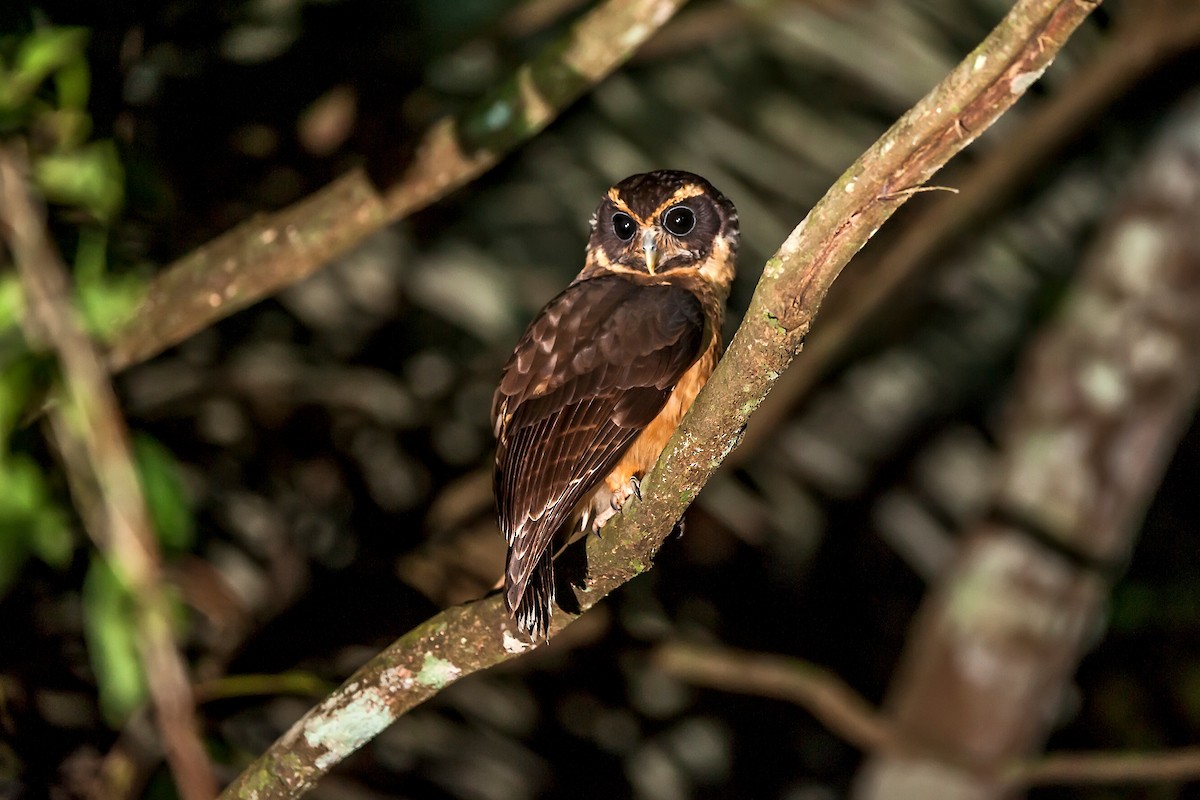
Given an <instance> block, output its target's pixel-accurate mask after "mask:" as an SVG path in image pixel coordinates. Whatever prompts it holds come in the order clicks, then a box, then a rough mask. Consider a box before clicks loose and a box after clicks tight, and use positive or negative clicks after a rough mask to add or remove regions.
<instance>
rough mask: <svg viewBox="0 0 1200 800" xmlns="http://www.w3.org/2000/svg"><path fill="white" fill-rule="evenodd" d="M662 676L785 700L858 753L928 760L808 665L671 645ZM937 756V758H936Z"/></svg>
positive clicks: (665, 650)
mask: <svg viewBox="0 0 1200 800" xmlns="http://www.w3.org/2000/svg"><path fill="white" fill-rule="evenodd" d="M651 663H652V664H653V665H654V667H656V668H657V669H659V670H661V671H662V672H664V673H666V674H668V675H671V676H673V677H675V678H679V679H680V680H682V681H686V682H687V683H691V684H694V685H696V686H707V687H710V688H713V689H721V690H723V691H726V692H736V693H738V694H749V695H754V696H756V697H771V698H774V699H776V700H785V701H787V702H789V703H794V704H796V705H798V706H800V707H801V708H804V709H805V710H807V711H808V712H809V713H810V714H812V715H813V716H814V717H816V718H817V720H818V721H819V722H820V723H821V724H822V725H824V726H825V727H826V728H828V729H829V730H830V731H832V732H833V733H834V734H836V735H837V736H838V737H840V738H841V739H843V740H845V741H846V742H848V743H849V744H852V745H854V746H855V747H857V748H858V749H860V750H864V751H874V752H886V753H892V754H894V755H914V754H917V753H921V754H924V755H929V754H930V752H929V750H928V748H922V747H919V746H918V745H917V743H916V742H914V741H911V740H910V739H908V738H906V737H905V736H904V733H903V731H900V730H898V729H897V727H896V725H895V723H894V722H893V721H892V720H890V719H888V718H887V717H886V716H884V715H882V714H880V713H879V712H878V711H877V710H876V709H875V708H874V707H873V706H872V705H871V704H870V703H868V702H867V701H866V700H865V699H864V698H863V696H862V695H860V694H859V693H858V692H856V691H854V690H853V689H852V688H850V686H848V685H847V684H846V682H845V681H843V680H842V679H841V678H839V677H838V676H837V675H835V674H834V673H832V672H830V671H829V670H827V669H823V668H821V667H818V666H817V665H816V664H813V663H811V662H809V661H803V660H801V659H798V658H788V657H786V656H776V655H767V654H765V653H747V652H740V651H737V650H733V649H730V648H726V647H716V646H703V645H694V644H685V643H683V642H671V643H669V644H665V645H662V646H660V647H659V648H658V649H657V650H655V651H654V654H653V656H652V662H651ZM935 757H937V756H935Z"/></svg>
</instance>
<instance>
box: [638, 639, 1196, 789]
mask: <svg viewBox="0 0 1200 800" xmlns="http://www.w3.org/2000/svg"><path fill="white" fill-rule="evenodd" d="M652 663H653V665H654V666H655V667H656V668H658V669H660V670H662V671H663V672H665V673H666V674H668V675H671V676H673V677H676V678H679V679H680V680H683V681H686V682H687V683H690V684H693V685H695V686H706V687H709V688H713V689H720V690H722V691H726V692H736V693H738V694H746V695H753V696H755V697H770V698H774V699H776V700H784V701H786V702H789V703H794V704H795V705H797V706H800V707H801V708H803V709H805V710H806V711H808V712H809V713H810V714H812V715H813V717H815V718H816V719H817V720H818V721H819V722H820V723H821V724H823V725H824V726H825V727H826V728H828V729H829V731H830V732H831V733H833V734H834V735H836V736H838V737H839V738H841V739H842V740H844V741H845V742H847V743H848V744H851V745H853V746H855V747H857V748H858V749H860V750H863V751H866V752H871V753H875V754H887V755H890V756H896V757H900V758H912V757H914V756H920V757H921V758H924V759H928V760H932V761H935V762H938V763H940V764H943V765H945V766H947V767H949V768H951V769H953V770H956V771H962V772H974V773H977V774H979V775H980V776H981V777H984V778H990V779H992V780H996V779H997V776H996V775H994V774H989V771H988V768H987V767H986V766H985V765H984V764H983V763H982V762H979V763H974V764H972V763H970V762H967V761H964V760H963V759H962V756H959V755H956V754H954V753H949V752H944V751H939V750H938V749H937V748H935V747H933V746H931V745H929V744H927V743H922V742H920V740H919V739H917V738H916V737H914V735H913V733H912V732H911V731H908V730H906V729H905V728H904V727H902V726H900V725H899V724H898V723H897V722H896V720H894V719H892V718H891V717H889V716H887V715H885V714H883V713H881V712H880V711H879V710H878V709H876V708H875V707H874V706H872V705H871V704H870V703H868V702H867V701H866V700H865V699H864V698H863V697H862V695H860V694H858V693H857V692H855V691H854V690H853V689H852V688H850V687H849V686H847V685H846V683H845V682H844V681H842V679H841V678H839V677H838V676H837V675H835V674H833V673H832V672H829V671H828V670H826V669H822V668H821V667H818V666H816V665H815V664H812V663H810V662H808V661H804V660H803V659H799V658H790V657H787V656H777V655H768V654H765V653H747V652H742V651H738V650H733V649H730V648H726V647H719V646H704V645H695V644H685V643H682V642H671V643H668V644H665V645H662V646H660V647H659V648H658V649H657V650H656V651H655V652H654V654H653V662H652ZM999 773H1000V774H999V778H998V780H999V782H1000V783H1002V784H1003V786H1005V787H1006V789H1008V790H1010V791H1015V790H1018V789H1022V788H1029V787H1032V786H1049V785H1067V784H1070V785H1080V784H1123V783H1169V782H1178V781H1191V780H1197V779H1200V747H1181V748H1178V749H1174V750H1162V751H1158V752H1152V753H1138V752H1128V751H1120V750H1110V751H1101V752H1095V753H1076V752H1059V753H1051V754H1049V755H1047V756H1044V757H1041V758H1032V759H1029V760H1025V761H1018V762H1015V763H1013V764H1011V765H1009V766H1007V767H1005V768H1003V769H1001V770H999Z"/></svg>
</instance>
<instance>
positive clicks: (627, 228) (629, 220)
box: [612, 211, 637, 242]
mask: <svg viewBox="0 0 1200 800" xmlns="http://www.w3.org/2000/svg"><path fill="white" fill-rule="evenodd" d="M612 226H613V233H615V234H616V235H617V238H618V239H620V240H621V241H622V242H628V241H629V240H630V239H632V238H633V234H634V233H635V232H636V231H637V223H636V222H634V221H633V217H631V216H629V215H628V214H626V213H625V212H623V211H618V212H617V213H615V214H613V216H612Z"/></svg>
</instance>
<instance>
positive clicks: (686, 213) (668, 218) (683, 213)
mask: <svg viewBox="0 0 1200 800" xmlns="http://www.w3.org/2000/svg"><path fill="white" fill-rule="evenodd" d="M662 223H663V227H664V228H666V229H667V230H668V231H669V232H670V233H672V234H674V235H675V236H686V235H687V234H688V233H691V230H692V228H694V227H696V212H694V211H692V210H691V209H690V208H688V207H687V206H671V207H670V208H668V209H667V213H665V214H663V216H662Z"/></svg>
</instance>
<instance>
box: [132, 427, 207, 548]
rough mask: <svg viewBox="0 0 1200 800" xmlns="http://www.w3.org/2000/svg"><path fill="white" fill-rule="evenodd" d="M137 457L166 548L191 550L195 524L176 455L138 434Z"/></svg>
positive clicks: (134, 442) (152, 516)
mask: <svg viewBox="0 0 1200 800" xmlns="http://www.w3.org/2000/svg"><path fill="white" fill-rule="evenodd" d="M133 457H134V460H135V462H136V464H137V469H138V475H139V477H140V478H141V480H142V490H143V491H144V492H145V494H146V506H147V507H148V508H149V510H150V519H151V521H152V522H153V523H154V530H155V531H156V532H157V533H158V539H159V541H160V542H161V543H162V546H163V549H164V550H167V551H169V552H176V553H179V552H184V551H186V550H188V549H190V548H191V546H192V542H193V540H194V539H195V527H194V522H193V519H192V509H191V507H190V506H189V505H188V500H187V491H186V490H185V489H184V485H183V479H182V478H181V477H180V474H179V464H178V462H176V460H175V456H174V455H172V454H171V451H170V450H168V449H167V448H166V447H164V446H163V445H162V444H161V443H160V442H158V441H157V440H155V439H152V438H151V437H149V436H145V435H143V434H138V435H135V436H134V439H133Z"/></svg>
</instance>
